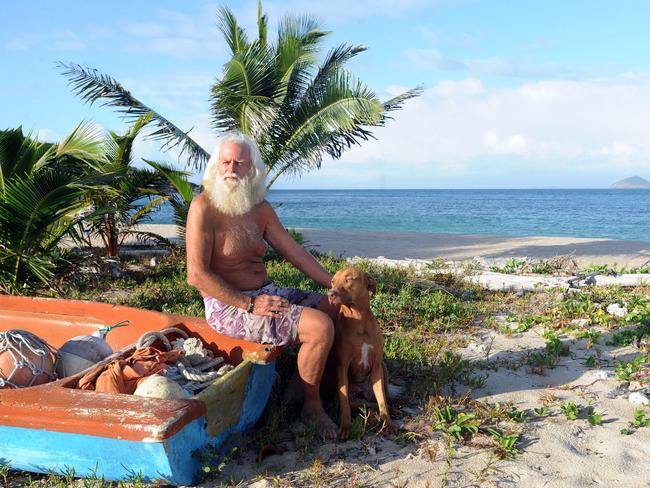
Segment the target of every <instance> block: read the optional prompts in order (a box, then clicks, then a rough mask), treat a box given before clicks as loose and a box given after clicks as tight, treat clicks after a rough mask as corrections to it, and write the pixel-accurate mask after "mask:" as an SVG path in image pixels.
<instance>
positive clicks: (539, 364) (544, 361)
mask: <svg viewBox="0 0 650 488" xmlns="http://www.w3.org/2000/svg"><path fill="white" fill-rule="evenodd" d="M527 363H528V365H529V366H530V369H531V370H532V372H533V373H535V374H544V370H545V369H546V368H552V367H553V366H555V359H554V358H552V357H551V356H550V355H549V354H547V353H545V352H539V351H534V352H531V353H530V354H529V355H528V360H527Z"/></svg>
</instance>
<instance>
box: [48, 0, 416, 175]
mask: <svg viewBox="0 0 650 488" xmlns="http://www.w3.org/2000/svg"><path fill="white" fill-rule="evenodd" d="M219 20H220V23H219V27H220V30H221V32H222V34H223V36H224V38H225V41H226V43H227V44H228V46H229V48H230V52H231V59H230V60H229V61H228V62H227V63H226V64H225V66H224V71H223V76H222V77H221V79H220V80H219V81H217V82H216V83H215V84H214V85H213V86H212V89H211V94H210V97H211V108H212V125H213V126H214V128H215V129H217V130H218V131H221V130H227V129H234V128H237V129H239V130H241V131H242V132H245V133H247V134H250V135H252V136H253V137H254V138H255V140H256V141H257V142H258V144H259V146H260V150H261V152H262V156H263V158H264V161H265V163H266V165H267V171H268V176H269V186H271V185H272V184H273V183H274V182H275V181H276V180H277V178H278V177H279V176H280V175H282V174H284V173H287V172H289V173H300V172H301V171H304V170H310V169H314V168H319V167H320V165H321V162H322V158H323V156H324V155H325V154H328V155H330V156H331V157H333V158H339V157H340V156H341V155H342V154H343V152H344V151H345V150H346V149H348V148H349V147H351V146H352V145H355V144H360V143H361V141H363V140H367V139H368V138H370V137H373V135H372V132H371V131H370V129H369V128H371V127H377V126H382V125H384V124H385V122H386V120H387V119H389V118H390V117H389V115H388V114H389V112H391V111H393V110H397V109H399V108H401V106H402V105H403V103H404V102H405V101H406V100H408V99H410V98H413V97H415V96H417V95H419V94H420V92H421V89H420V88H415V89H413V90H409V91H407V92H405V93H403V94H401V95H399V96H397V97H395V98H392V99H390V100H388V101H385V102H381V101H380V100H379V99H378V98H377V96H376V95H375V93H374V92H373V91H372V90H370V89H369V88H368V87H367V86H366V85H365V84H363V83H362V82H361V81H359V80H358V79H356V78H355V77H354V76H353V75H352V74H351V73H349V72H348V71H346V70H345V69H344V65H345V63H346V62H347V61H349V60H350V59H352V58H353V57H355V56H356V55H358V54H360V53H362V52H363V51H365V50H366V47H365V46H363V45H348V44H341V45H339V46H337V47H335V48H333V49H332V50H330V51H329V53H328V54H327V55H326V56H325V58H324V60H323V61H322V63H320V64H319V63H318V58H319V53H320V52H321V48H322V42H323V40H324V38H325V37H326V36H327V35H328V34H329V33H328V32H326V31H324V30H323V29H322V28H321V26H320V25H319V23H318V22H317V21H316V20H315V19H313V18H311V17H309V16H302V17H292V16H286V17H284V18H283V19H282V20H281V22H280V24H279V28H278V34H277V38H276V39H275V41H274V42H270V41H268V39H267V25H268V19H267V17H266V15H263V14H262V6H261V2H260V3H259V4H258V19H257V33H256V37H255V38H254V39H252V40H249V37H248V35H247V33H246V32H245V31H244V30H243V29H242V28H241V27H240V25H239V23H238V22H237V19H236V18H235V16H234V15H233V13H232V12H231V11H230V10H229V9H227V8H221V9H220V11H219ZM59 66H60V67H61V68H62V70H63V74H64V75H65V76H66V77H67V78H68V80H69V82H70V84H71V86H72V89H73V91H74V93H76V94H77V95H78V96H80V97H81V98H82V99H83V100H84V101H86V102H89V103H93V102H95V101H98V100H102V101H103V103H104V105H108V106H113V107H117V110H118V111H119V112H121V113H122V114H123V116H124V117H125V118H126V119H129V120H135V119H137V118H138V117H140V116H142V115H144V114H146V113H148V112H153V116H152V122H153V124H155V127H156V128H155V130H153V131H152V132H150V133H149V134H148V136H149V137H151V138H154V139H158V140H160V141H163V142H164V146H163V147H164V148H170V147H173V146H179V147H180V149H181V155H182V154H186V158H187V162H188V164H189V165H190V166H192V167H193V168H194V169H200V168H202V167H203V165H204V164H205V162H206V161H207V160H208V158H209V153H208V152H207V151H206V150H205V149H203V148H202V147H201V146H200V145H199V144H197V143H196V142H195V141H194V140H193V139H192V138H191V137H190V136H189V135H188V132H189V131H187V132H186V131H183V130H182V129H180V128H179V127H178V126H176V125H174V124H173V123H171V122H170V121H169V120H167V119H166V118H165V117H163V116H162V115H160V114H159V113H157V112H155V111H152V109H151V108H150V107H148V106H146V105H145V104H143V103H142V102H141V101H139V100H138V99H137V98H136V97H134V96H133V95H132V94H131V93H130V92H129V91H127V90H125V89H124V88H123V87H122V85H120V84H119V83H118V82H117V81H116V80H114V79H113V78H111V77H110V76H108V75H105V74H102V73H100V72H99V71H97V70H95V69H91V68H87V67H82V66H80V65H75V64H64V63H59Z"/></svg>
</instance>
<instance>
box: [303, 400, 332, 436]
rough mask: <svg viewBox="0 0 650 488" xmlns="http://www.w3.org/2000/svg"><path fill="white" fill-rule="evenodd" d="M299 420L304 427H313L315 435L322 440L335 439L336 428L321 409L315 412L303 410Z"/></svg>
mask: <svg viewBox="0 0 650 488" xmlns="http://www.w3.org/2000/svg"><path fill="white" fill-rule="evenodd" d="M300 418H301V420H302V421H303V423H305V424H306V425H310V426H313V427H314V428H315V429H316V433H317V434H318V435H319V436H321V437H322V438H323V439H325V440H332V439H336V435H337V433H338V427H337V426H336V424H335V423H334V422H333V421H332V419H331V418H330V417H329V415H327V414H326V413H325V411H324V410H323V409H322V408H321V409H319V410H316V411H310V410H307V409H304V408H303V410H302V413H301V414H300Z"/></svg>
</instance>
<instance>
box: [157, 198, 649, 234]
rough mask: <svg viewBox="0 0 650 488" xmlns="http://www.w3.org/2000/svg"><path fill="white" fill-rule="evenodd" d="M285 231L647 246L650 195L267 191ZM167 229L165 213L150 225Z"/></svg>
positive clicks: (170, 215)
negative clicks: (604, 240)
mask: <svg viewBox="0 0 650 488" xmlns="http://www.w3.org/2000/svg"><path fill="white" fill-rule="evenodd" d="M267 198H268V200H269V201H270V202H271V203H272V204H273V205H274V206H275V207H276V211H277V213H278V215H279V217H280V220H281V221H282V223H283V224H284V225H285V226H286V227H307V228H316V229H348V230H373V231H396V232H401V231H407V232H450V233H460V234H489V235H504V236H533V235H534V236H573V237H608V238H612V239H623V240H637V241H650V190H605V189H603V190H271V191H270V192H269V195H268V197H267ZM152 221H153V222H154V223H172V222H173V213H172V211H171V208H170V207H166V208H163V209H162V210H161V211H159V212H158V213H157V214H156V215H155V216H154V217H153V219H152Z"/></svg>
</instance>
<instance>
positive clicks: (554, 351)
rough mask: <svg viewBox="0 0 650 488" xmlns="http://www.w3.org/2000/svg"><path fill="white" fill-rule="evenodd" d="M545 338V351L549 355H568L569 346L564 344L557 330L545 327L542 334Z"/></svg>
mask: <svg viewBox="0 0 650 488" xmlns="http://www.w3.org/2000/svg"><path fill="white" fill-rule="evenodd" d="M542 337H544V339H546V352H547V353H549V354H550V355H551V356H555V357H558V356H568V355H569V346H568V345H566V344H564V343H563V342H562V341H561V340H560V338H559V337H558V335H557V332H555V331H554V330H551V329H546V330H545V331H544V333H543V334H542Z"/></svg>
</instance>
